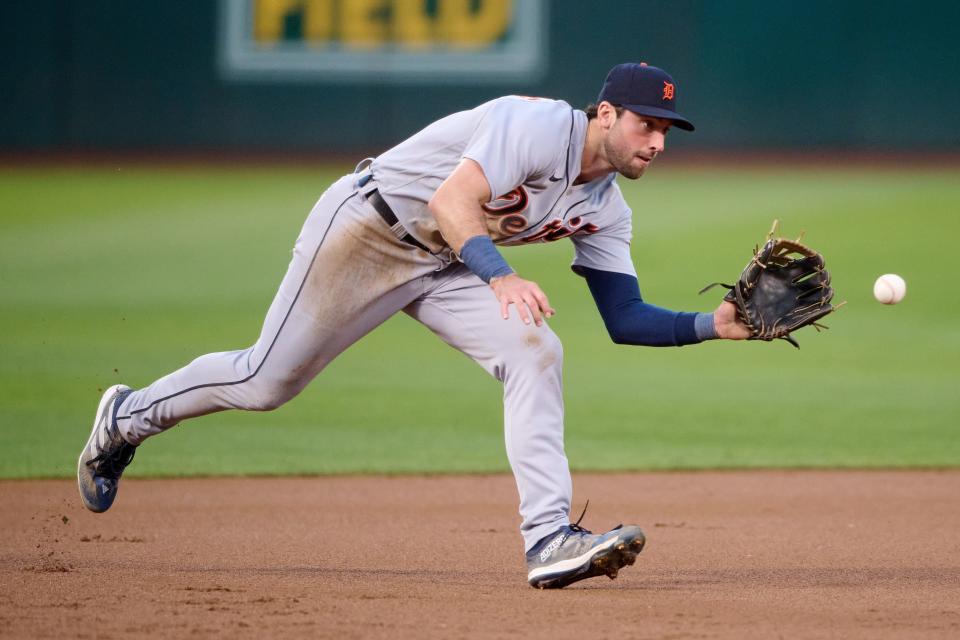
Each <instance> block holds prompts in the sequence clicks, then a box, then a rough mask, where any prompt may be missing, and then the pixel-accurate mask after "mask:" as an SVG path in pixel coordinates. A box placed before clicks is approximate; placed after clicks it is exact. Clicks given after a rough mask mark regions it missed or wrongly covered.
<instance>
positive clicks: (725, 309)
mask: <svg viewBox="0 0 960 640" xmlns="http://www.w3.org/2000/svg"><path fill="white" fill-rule="evenodd" d="M713 326H714V328H716V330H717V337H718V338H726V339H727V340H746V339H747V338H749V337H750V335H751V333H750V329H748V328H747V325H745V324H743V322H741V321H740V318H738V317H737V305H735V304H733V303H732V302H727V301H726V300H724V301H723V302H721V303H720V306H719V307H717V310H716V311H714V312H713Z"/></svg>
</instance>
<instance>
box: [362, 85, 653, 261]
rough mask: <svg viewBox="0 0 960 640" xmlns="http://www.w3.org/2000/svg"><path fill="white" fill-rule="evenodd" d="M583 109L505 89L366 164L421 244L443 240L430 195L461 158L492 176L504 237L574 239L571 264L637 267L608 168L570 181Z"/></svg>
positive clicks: (491, 220)
mask: <svg viewBox="0 0 960 640" xmlns="http://www.w3.org/2000/svg"><path fill="white" fill-rule="evenodd" d="M586 130H587V116H586V114H585V113H584V112H582V111H578V110H575V109H573V108H571V107H570V105H569V104H567V103H566V102H563V101H562V100H548V99H544V98H525V97H520V96H507V97H504V98H498V99H496V100H491V101H490V102H487V103H485V104H482V105H480V106H479V107H477V108H475V109H471V110H470V111H462V112H460V113H455V114H453V115H450V116H447V117H446V118H443V119H441V120H438V121H436V122H434V123H433V124H431V125H430V126H428V127H427V128H425V129H423V130H422V131H420V132H419V133H416V134H414V135H413V136H411V137H410V138H408V139H407V140H406V141H404V142H402V143H400V144H399V145H397V146H396V147H394V148H392V149H390V150H389V151H387V152H386V153H384V154H383V155H381V156H380V157H378V158H377V159H376V160H374V162H373V165H372V167H371V169H372V171H373V175H374V176H375V177H376V180H377V184H378V188H379V190H380V194H381V195H382V196H383V197H384V199H385V200H386V201H387V203H388V204H390V206H391V207H392V208H393V210H394V211H395V212H396V214H397V218H398V219H399V220H400V222H401V223H402V224H403V226H404V227H406V229H407V231H409V232H410V233H411V234H413V235H414V236H415V237H416V238H417V239H419V240H420V242H422V243H424V244H425V245H426V246H428V247H430V248H431V249H433V250H440V249H441V248H443V247H445V246H446V242H445V241H444V239H443V237H442V236H441V235H440V231H439V230H438V229H437V222H436V220H435V219H434V218H433V216H432V215H431V213H430V211H429V210H428V209H427V203H428V202H429V201H430V198H431V197H432V196H433V194H434V193H435V192H436V190H437V188H438V187H439V186H440V184H441V183H442V182H443V181H444V180H445V179H446V178H447V176H449V175H450V173H451V172H453V170H454V168H456V166H457V164H459V162H460V161H461V159H463V158H470V159H471V160H474V161H475V162H476V163H477V164H479V165H480V167H481V168H482V169H483V173H484V175H485V176H486V177H487V181H488V182H489V183H490V193H491V194H492V199H491V201H490V202H488V203H487V204H486V205H485V206H484V210H485V212H486V219H487V229H488V231H489V233H490V237H491V238H493V240H494V242H495V243H497V244H500V245H522V244H530V243H534V242H552V241H555V240H560V239H562V238H567V237H569V238H571V240H573V244H574V247H575V256H574V260H573V264H574V267H576V266H584V267H592V268H594V269H601V270H603V271H617V272H621V273H627V274H630V275H636V273H635V271H634V267H633V261H632V260H631V259H630V233H631V213H630V208H629V207H628V206H627V203H626V202H624V200H623V196H622V195H621V193H620V189H619V187H617V184H616V182H615V180H614V177H615V175H614V174H609V175H607V176H605V177H603V178H600V179H597V180H594V181H592V182H589V183H586V184H582V185H574V184H573V182H574V180H575V179H576V177H577V176H578V175H579V174H580V161H581V159H582V157H583V144H584V138H585V136H586Z"/></svg>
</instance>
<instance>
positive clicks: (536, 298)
mask: <svg viewBox="0 0 960 640" xmlns="http://www.w3.org/2000/svg"><path fill="white" fill-rule="evenodd" d="M490 287H491V288H492V289H493V292H494V293H495V294H496V296H497V300H499V301H500V314H501V315H502V316H503V319H504V320H506V319H507V318H509V317H510V305H511V304H513V305H516V307H517V313H519V314H520V319H521V320H523V323H524V324H530V318H531V316H532V317H533V323H534V324H535V325H537V326H538V327H539V326H540V325H542V324H543V318H544V317H547V318H549V317H551V316H553V315H555V314H556V313H557V312H556V311H554V310H553V307H551V306H550V302H549V301H548V300H547V296H546V294H544V293H543V291H542V290H541V289H540V286H539V285H538V284H537V283H536V282H533V281H531V280H524V279H523V278H521V277H520V276H518V275H517V274H515V273H511V274H510V275H506V276H501V277H499V278H494V279H493V280H491V281H490Z"/></svg>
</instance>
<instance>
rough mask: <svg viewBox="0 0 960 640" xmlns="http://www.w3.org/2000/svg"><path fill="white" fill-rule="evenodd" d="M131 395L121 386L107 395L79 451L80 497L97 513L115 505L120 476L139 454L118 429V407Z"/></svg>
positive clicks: (107, 391)
mask: <svg viewBox="0 0 960 640" xmlns="http://www.w3.org/2000/svg"><path fill="white" fill-rule="evenodd" d="M131 393H132V389H130V387H128V386H126V385H122V384H117V385H114V386H112V387H110V388H109V389H107V390H106V391H105V392H104V394H103V397H102V398H100V406H99V407H97V415H96V416H95V417H94V419H93V431H92V432H91V433H90V439H89V440H87V444H86V446H84V448H83V451H81V452H80V461H79V462H78V463H77V484H78V485H79V487H80V498H82V499H83V504H84V505H86V507H87V509H90V511H93V512H95V513H103V512H104V511H106V510H107V509H109V508H110V505H112V504H113V501H114V499H115V498H116V497H117V488H118V486H119V485H120V476H121V474H123V470H124V469H125V468H126V467H127V465H128V464H130V461H131V460H133V454H134V453H135V452H136V448H137V447H136V446H135V445H132V444H130V443H128V442H127V441H126V440H124V439H123V436H121V435H120V430H119V429H118V428H117V408H118V407H119V406H120V403H122V402H123V399H124V398H126V397H127V396H128V395H130V394H131Z"/></svg>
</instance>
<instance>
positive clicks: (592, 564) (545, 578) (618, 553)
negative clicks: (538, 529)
mask: <svg viewBox="0 0 960 640" xmlns="http://www.w3.org/2000/svg"><path fill="white" fill-rule="evenodd" d="M645 542H646V538H644V537H643V532H642V531H641V530H640V527H637V526H632V525H631V526H628V527H624V526H623V525H621V526H619V527H617V528H616V529H613V530H612V531H608V532H607V533H604V534H599V535H597V534H594V533H591V532H590V531H587V530H586V529H584V528H582V527H580V526H579V524H571V525H566V526H563V527H560V528H559V529H557V530H556V531H555V532H554V533H551V534H550V535H548V536H547V537H546V538H544V539H542V540H541V541H540V542H538V543H537V544H536V546H534V547H533V549H531V550H530V551H528V552H527V569H528V573H527V582H529V583H530V586H531V587H537V588H539V589H562V588H563V587H565V586H567V585H568V584H572V583H574V582H577V581H579V580H585V579H586V578H593V577H596V576H602V575H605V576H608V577H609V578H610V579H611V580H613V579H614V578H616V577H617V573H618V572H619V571H620V569H621V568H623V567H625V566H627V565H631V564H633V563H634V561H635V560H636V559H637V554H638V553H640V551H642V550H643V545H644V543H645Z"/></svg>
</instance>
